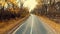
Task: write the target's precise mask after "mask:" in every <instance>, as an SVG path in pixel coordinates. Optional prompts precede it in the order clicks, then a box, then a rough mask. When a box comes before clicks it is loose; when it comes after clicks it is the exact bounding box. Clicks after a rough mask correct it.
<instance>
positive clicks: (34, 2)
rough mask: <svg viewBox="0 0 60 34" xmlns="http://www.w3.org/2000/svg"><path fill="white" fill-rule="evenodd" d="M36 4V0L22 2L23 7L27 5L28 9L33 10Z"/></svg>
mask: <svg viewBox="0 0 60 34" xmlns="http://www.w3.org/2000/svg"><path fill="white" fill-rule="evenodd" d="M36 5H37V2H36V0H26V1H25V2H24V5H23V6H24V7H27V8H28V9H29V11H31V10H33V9H34V8H35V7H36Z"/></svg>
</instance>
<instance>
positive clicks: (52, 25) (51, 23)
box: [40, 16, 60, 34]
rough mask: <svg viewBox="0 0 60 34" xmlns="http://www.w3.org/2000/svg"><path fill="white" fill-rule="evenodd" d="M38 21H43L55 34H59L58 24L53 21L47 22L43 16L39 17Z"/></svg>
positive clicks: (59, 25) (59, 26) (59, 27)
mask: <svg viewBox="0 0 60 34" xmlns="http://www.w3.org/2000/svg"><path fill="white" fill-rule="evenodd" d="M40 19H41V20H42V21H44V22H45V23H46V24H48V25H50V26H51V27H52V28H53V29H54V30H55V31H57V34H60V24H58V23H55V22H54V21H51V20H49V19H48V18H47V17H45V16H40Z"/></svg>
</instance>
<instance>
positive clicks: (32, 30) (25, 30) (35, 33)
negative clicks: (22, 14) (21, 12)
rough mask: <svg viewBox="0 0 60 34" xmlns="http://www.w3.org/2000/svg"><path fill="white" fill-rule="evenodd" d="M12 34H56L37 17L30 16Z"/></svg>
mask: <svg viewBox="0 0 60 34" xmlns="http://www.w3.org/2000/svg"><path fill="white" fill-rule="evenodd" d="M13 34H57V33H56V31H55V30H54V29H52V28H51V27H50V26H49V25H48V24H45V23H44V22H43V21H42V20H41V19H40V18H39V17H37V16H36V15H33V14H31V16H30V17H29V18H28V19H27V20H25V21H24V23H23V24H22V25H20V26H19V27H18V28H17V29H16V30H15V31H14V32H13Z"/></svg>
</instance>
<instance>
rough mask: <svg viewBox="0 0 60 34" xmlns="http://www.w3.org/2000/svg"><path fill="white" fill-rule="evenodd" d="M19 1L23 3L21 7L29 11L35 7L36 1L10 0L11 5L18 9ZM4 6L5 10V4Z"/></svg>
mask: <svg viewBox="0 0 60 34" xmlns="http://www.w3.org/2000/svg"><path fill="white" fill-rule="evenodd" d="M20 1H22V2H23V7H27V8H28V9H29V11H31V10H33V9H34V8H35V7H36V5H37V1H36V0H10V2H11V3H14V4H15V5H17V6H18V7H19V8H20ZM4 6H5V7H6V8H7V3H5V4H4Z"/></svg>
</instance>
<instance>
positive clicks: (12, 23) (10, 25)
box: [0, 16, 28, 34]
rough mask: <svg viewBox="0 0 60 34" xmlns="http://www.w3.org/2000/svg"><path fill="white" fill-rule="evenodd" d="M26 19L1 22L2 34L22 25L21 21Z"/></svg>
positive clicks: (0, 30) (0, 29)
mask: <svg viewBox="0 0 60 34" xmlns="http://www.w3.org/2000/svg"><path fill="white" fill-rule="evenodd" d="M26 17H28V16H26ZM26 17H25V18H23V19H19V18H16V19H10V20H6V21H0V34H5V33H6V32H7V31H9V30H10V29H12V28H13V27H15V26H16V25H17V24H21V21H23V20H24V19H26Z"/></svg>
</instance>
